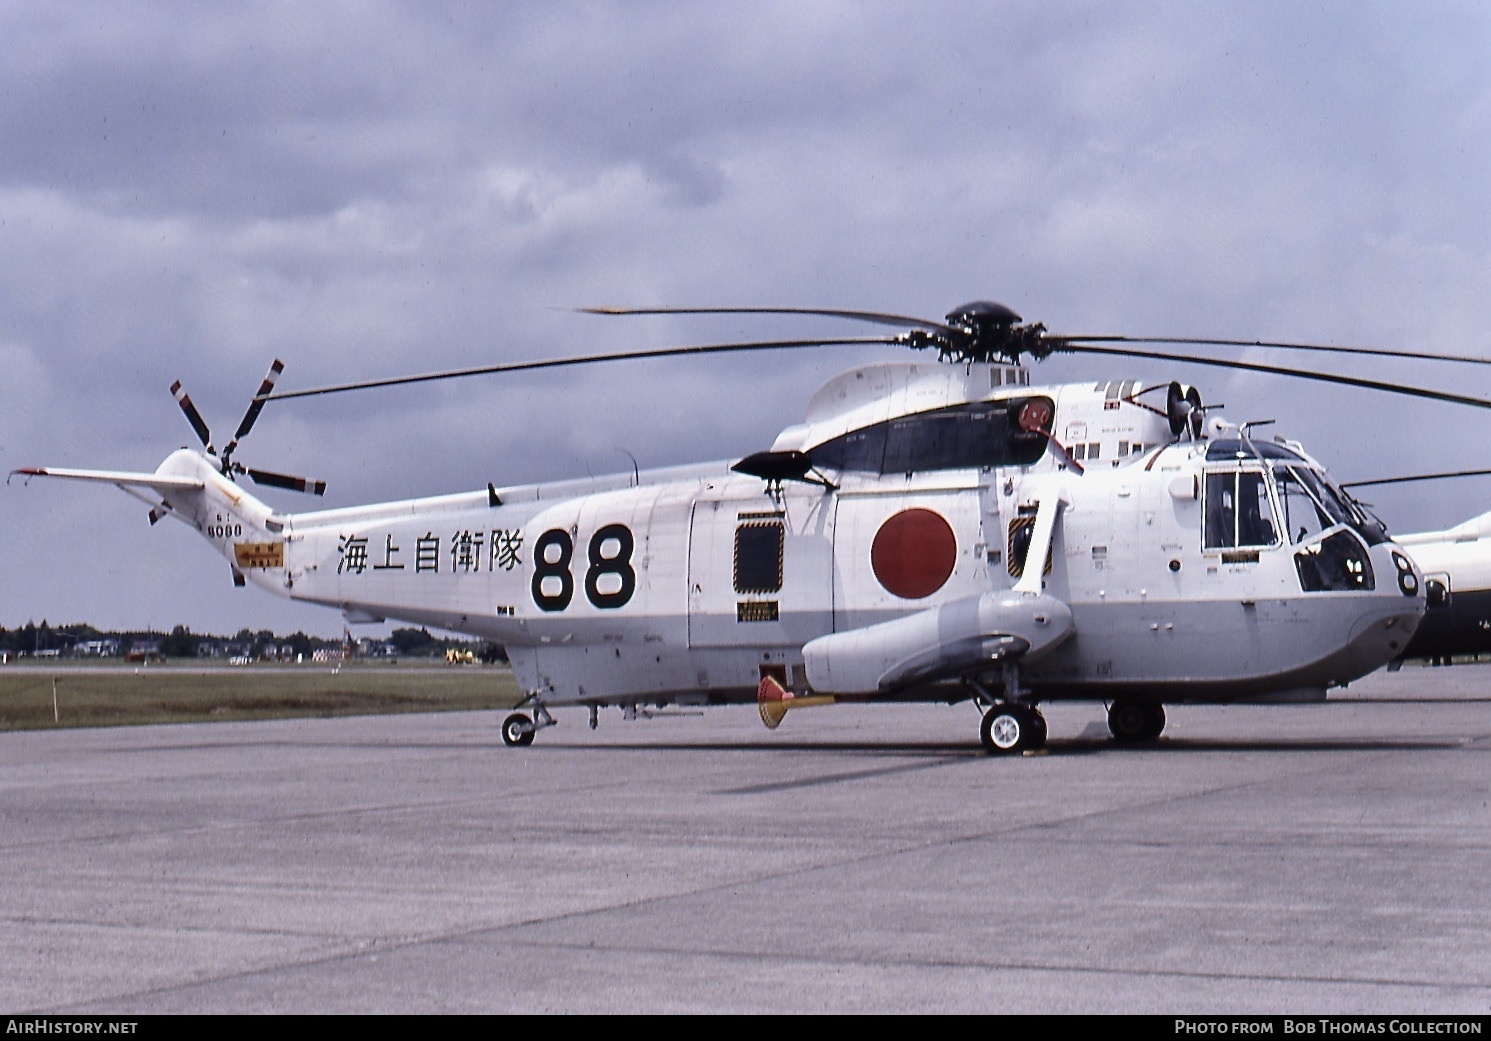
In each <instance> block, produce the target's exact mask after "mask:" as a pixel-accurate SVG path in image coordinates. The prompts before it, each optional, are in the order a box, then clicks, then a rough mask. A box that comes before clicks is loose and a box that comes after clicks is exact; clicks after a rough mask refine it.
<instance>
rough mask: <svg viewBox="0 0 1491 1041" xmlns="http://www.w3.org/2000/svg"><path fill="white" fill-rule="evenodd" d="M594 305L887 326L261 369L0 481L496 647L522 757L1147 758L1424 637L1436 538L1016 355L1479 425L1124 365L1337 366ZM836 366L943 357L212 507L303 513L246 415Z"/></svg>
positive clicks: (1043, 338)
mask: <svg viewBox="0 0 1491 1041" xmlns="http://www.w3.org/2000/svg"><path fill="white" fill-rule="evenodd" d="M588 310H590V311H592V313H599V314H610V315H624V314H656V313H671V314H704V313H728V314H750V313H768V314H809V315H826V316H830V317H835V318H844V319H852V320H858V321H867V322H871V323H877V324H882V325H892V326H899V327H902V328H904V329H905V330H906V331H904V332H901V333H898V334H896V335H895V336H893V337H862V338H858V337H857V338H844V339H833V340H826V339H816V340H787V341H767V342H761V343H741V344H719V345H704V346H691V347H668V348H657V349H650V350H644V351H633V352H624V353H619V354H610V355H590V356H579V357H570V358H561V359H547V360H541V361H534V362H521V363H509V364H503V365H493V366H482V367H478V368H471V369H462V370H449V371H445V372H439V373H429V374H424V375H417V376H407V377H396V378H391V379H382V380H368V381H362V382H359V383H350V384H340V385H336V386H330V387H319V388H311V389H307V390H297V391H288V392H285V391H281V392H278V393H277V392H276V391H275V387H276V382H277V379H278V377H279V375H280V374H281V372H282V371H283V365H282V363H280V362H279V361H278V360H277V361H276V362H275V363H274V365H273V366H272V367H271V369H270V372H269V374H268V375H267V376H266V377H265V380H264V382H263V383H262V384H261V386H260V389H259V391H258V393H256V394H255V395H254V397H253V399H252V401H251V403H250V405H249V408H248V411H247V412H246V414H245V416H244V418H243V420H242V422H241V423H240V424H239V426H238V428H237V429H236V431H235V433H234V435H233V437H232V438H231V439H230V441H229V442H228V443H227V445H226V446H224V448H223V449H222V450H221V451H219V450H218V449H217V448H216V447H215V445H214V443H213V438H212V434H211V430H210V428H209V426H208V424H207V423H206V422H205V421H204V420H203V419H202V417H201V415H200V414H199V413H198V412H197V410H196V408H195V406H194V405H193V404H192V402H191V399H190V397H189V396H188V395H187V394H186V392H185V391H184V389H183V388H182V387H181V386H180V384H179V382H178V383H177V384H174V385H173V386H172V392H173V394H174V396H175V397H176V400H177V403H178V405H179V406H180V408H181V410H182V411H183V412H184V413H185V415H186V417H187V419H188V421H189V422H190V423H191V425H192V428H193V430H194V431H195V433H196V434H197V436H198V439H199V440H200V442H201V444H202V447H201V448H200V449H196V448H183V449H180V450H178V451H175V452H173V453H172V454H171V455H169V456H168V457H167V458H166V459H165V461H164V462H162V463H161V464H160V466H159V467H158V468H157V469H156V471H155V472H153V473H133V472H119V471H95V470H64V469H57V468H46V467H33V468H24V469H21V470H17V471H14V473H17V474H23V475H26V476H28V477H29V476H45V477H57V478H64V479H74V480H82V481H91V482H101V483H106V484H113V485H116V486H118V487H119V488H121V489H122V490H124V491H125V492H127V493H129V494H131V495H133V496H134V497H136V498H138V499H140V500H141V501H142V502H144V503H145V504H146V505H147V506H148V507H149V510H150V513H149V516H150V520H151V523H155V522H156V521H158V520H160V519H162V518H164V517H174V518H176V519H177V520H180V521H182V522H184V523H186V524H188V525H189V526H191V527H193V528H195V529H196V530H197V531H198V532H199V534H201V535H202V536H203V537H205V538H206V539H207V541H208V542H209V543H210V544H211V545H212V546H213V547H214V548H215V549H216V550H217V551H218V552H220V553H221V554H222V555H224V556H225V557H226V558H227V559H228V561H229V564H230V568H231V572H232V577H233V581H234V583H235V585H239V586H242V585H245V584H248V583H252V584H253V585H255V586H258V587H260V588H262V589H265V590H268V591H270V592H272V593H275V594H277V595H281V596H286V597H290V598H293V599H296V600H301V601H306V602H311V603H315V604H321V605H325V606H328V607H331V608H335V609H338V610H340V611H342V612H343V614H344V615H345V616H346V618H347V619H348V621H349V622H372V621H383V620H387V619H398V620H401V621H405V622H409V623H413V624H423V625H430V626H435V627H438V628H444V629H447V630H451V631H455V632H460V633H466V634H470V635H474V636H478V637H481V638H484V639H487V640H490V641H492V642H494V643H497V644H500V645H501V646H502V647H503V648H504V649H505V651H506V653H507V656H508V659H509V661H510V663H511V665H512V668H513V671H514V673H515V675H516V677H517V678H518V681H519V683H520V685H521V686H522V688H523V690H524V692H525V697H524V700H523V702H522V703H521V704H520V705H519V706H517V707H518V708H519V709H520V710H521V711H516V712H514V713H512V714H511V715H509V716H508V717H507V718H506V719H505V720H504V721H503V724H502V736H503V740H504V742H505V743H506V744H507V745H509V746H515V747H522V746H526V745H529V744H531V743H532V742H533V740H534V737H535V735H536V734H537V733H538V732H539V731H540V730H542V729H544V728H546V727H548V726H552V725H554V724H555V722H556V720H555V719H554V716H553V715H552V713H551V709H556V708H563V707H583V708H586V709H588V711H589V715H590V726H591V727H595V726H596V725H597V720H598V714H599V710H600V709H602V708H610V707H616V708H619V709H621V711H622V713H623V715H624V717H625V718H628V719H632V718H636V717H637V716H638V715H644V714H648V713H649V712H650V710H652V709H666V708H669V707H674V706H701V705H718V704H730V703H749V702H755V703H756V704H757V706H758V709H759V712H760V716H761V719H762V722H763V723H764V724H765V725H767V726H768V727H772V728H775V727H776V726H778V725H779V724H780V723H781V722H782V720H783V719H784V718H785V716H786V714H787V713H788V711H790V710H792V709H796V708H803V707H809V706H818V705H828V704H836V703H845V702H871V701H914V702H947V703H960V702H964V701H967V702H971V703H972V704H973V705H974V706H975V707H976V708H977V709H978V711H979V714H980V726H979V738H980V742H981V744H982V746H983V747H984V748H985V749H986V750H987V751H988V752H989V753H991V754H1010V753H1018V752H1025V751H1034V750H1038V749H1040V748H1041V747H1042V746H1043V745H1044V744H1045V743H1046V740H1047V725H1046V722H1045V719H1044V717H1043V715H1042V714H1041V711H1040V705H1041V703H1043V702H1051V701H1056V700H1062V699H1085V700H1093V701H1102V702H1105V703H1106V704H1107V705H1108V709H1107V720H1108V726H1109V729H1110V731H1111V733H1112V735H1113V736H1114V738H1115V739H1116V740H1118V741H1122V742H1144V741H1152V740H1153V739H1155V738H1157V737H1159V736H1160V734H1161V733H1162V732H1163V730H1164V727H1165V723H1166V717H1165V711H1164V706H1165V705H1167V704H1179V703H1226V702H1234V701H1269V702H1287V701H1318V700H1322V699H1324V698H1325V697H1326V693H1327V691H1328V690H1330V689H1332V688H1336V687H1341V686H1345V685H1346V684H1348V683H1350V682H1352V681H1354V680H1356V679H1358V678H1360V677H1361V676H1364V675H1367V674H1369V673H1371V672H1373V671H1375V670H1377V669H1378V668H1381V667H1382V666H1384V665H1388V664H1390V663H1392V662H1395V661H1400V660H1401V659H1402V658H1403V657H1404V656H1405V654H1406V653H1407V652H1408V651H1409V649H1410V647H1411V646H1412V640H1413V638H1414V635H1415V633H1416V631H1418V629H1419V626H1420V623H1421V622H1422V620H1423V619H1424V618H1425V616H1426V614H1427V613H1430V599H1431V598H1430V595H1429V593H1430V591H1431V588H1432V587H1431V586H1429V584H1428V583H1426V579H1425V574H1424V568H1421V566H1420V565H1419V563H1417V558H1416V556H1415V555H1414V552H1425V553H1428V552H1429V551H1431V550H1432V547H1434V546H1436V545H1438V544H1439V543H1440V542H1443V541H1444V540H1445V539H1446V538H1450V539H1452V538H1453V536H1444V535H1443V534H1442V533H1436V534H1434V535H1431V536H1426V537H1425V538H1424V539H1423V540H1422V541H1421V542H1420V543H1419V544H1418V545H1419V547H1420V548H1419V549H1418V550H1414V551H1410V549H1409V548H1408V547H1407V546H1406V545H1405V544H1403V543H1402V542H1395V541H1394V540H1393V539H1392V538H1391V537H1389V535H1388V533H1387V531H1386V529H1385V528H1384V526H1383V525H1382V524H1381V522H1380V521H1378V520H1377V519H1376V518H1375V517H1373V516H1372V515H1371V513H1370V511H1368V510H1367V509H1366V508H1364V507H1363V506H1362V505H1361V504H1360V503H1359V502H1357V500H1355V499H1354V498H1353V497H1352V496H1351V495H1350V494H1348V493H1347V492H1346V491H1344V490H1343V489H1342V487H1341V486H1340V485H1338V484H1337V483H1336V482H1334V481H1333V480H1332V478H1331V477H1330V476H1329V474H1327V472H1326V471H1325V468H1324V467H1323V466H1321V464H1320V463H1319V462H1318V461H1316V460H1315V459H1314V458H1313V457H1311V456H1310V455H1309V454H1308V453H1307V452H1306V451H1305V449H1304V448H1303V446H1302V445H1300V444H1299V443H1297V442H1294V441H1290V440H1287V439H1285V438H1283V437H1280V436H1272V437H1268V436H1265V435H1264V434H1263V433H1260V430H1261V428H1262V427H1263V425H1264V424H1260V423H1244V424H1241V425H1234V424H1230V423H1228V422H1227V421H1226V420H1225V419H1222V418H1221V417H1220V416H1215V415H1213V414H1212V413H1213V412H1214V411H1215V409H1214V408H1213V407H1211V406H1206V405H1204V404H1203V403H1202V399H1201V396H1200V394H1199V392H1198V391H1197V390H1196V389H1195V388H1193V387H1188V386H1185V385H1182V384H1180V383H1178V382H1172V383H1169V384H1159V385H1143V384H1141V383H1140V382H1139V381H1135V380H1122V381H1098V382H1095V383H1094V382H1087V383H1073V384H1063V385H1056V386H1039V385H1034V384H1032V381H1031V373H1030V369H1029V367H1028V366H1026V365H1025V364H1023V358H1025V357H1026V356H1029V357H1031V358H1033V359H1035V360H1040V359H1041V358H1043V357H1046V356H1047V355H1049V354H1050V353H1051V352H1053V351H1056V350H1065V351H1084V352H1088V353H1095V354H1110V355H1128V356H1136V357H1151V358H1160V359H1174V360H1182V361H1198V360H1199V361H1202V363H1203V364H1225V365H1227V366H1229V367H1235V368H1242V369H1253V370H1256V371H1263V372H1272V373H1280V374H1288V375H1297V376H1304V377H1307V378H1314V379H1323V380H1326V381H1328V382H1335V383H1343V384H1347V385H1353V386H1358V387H1368V388H1373V389H1378V390H1386V391H1391V392H1394V393H1406V394H1412V395H1417V396H1421V397H1428V398H1433V399H1437V400H1445V401H1455V402H1460V403H1464V404H1473V405H1477V406H1479V407H1491V402H1486V401H1481V400H1480V399H1476V398H1471V397H1467V396H1463V395H1456V394H1450V393H1444V392H1437V391H1427V390H1419V389H1416V388H1405V387H1402V386H1398V385H1389V384H1383V383H1377V382H1375V381H1371V380H1364V379H1359V378H1355V377H1347V376H1335V375H1330V374H1318V373H1310V372H1309V371H1307V370H1293V369H1285V368H1281V367H1277V366H1271V365H1260V364H1256V363H1244V362H1217V361H1207V360H1205V359H1197V358H1189V357H1186V356H1183V355H1174V354H1166V353H1162V352H1158V351H1153V350H1145V349H1140V348H1138V347H1136V346H1133V345H1134V344H1136V343H1140V342H1143V343H1151V344H1153V343H1159V344H1165V343H1175V344H1222V345H1245V346H1280V347H1303V348H1305V349H1314V350H1344V349H1342V348H1331V347H1312V346H1310V345H1297V344H1266V343H1261V342H1258V341H1224V340H1192V339H1155V338H1145V339H1142V340H1141V339H1137V338H1130V337H1120V336H1053V335H1051V334H1049V333H1048V332H1047V331H1046V330H1045V327H1044V326H1042V325H1039V324H1035V325H1026V324H1022V319H1021V318H1020V317H1019V315H1017V314H1015V313H1014V312H1013V311H1011V310H1010V309H1009V308H1007V307H1004V306H1003V305H1000V304H994V303H989V302H983V301H980V302H976V303H973V304H969V305H965V306H964V307H961V308H958V309H956V310H954V311H953V312H952V313H950V314H949V315H948V316H947V319H946V321H944V322H931V321H926V320H922V319H917V318H912V317H907V316H900V315H888V314H882V313H878V312H862V311H829V310H819V309H807V308H667V309H663V308H655V309H588ZM854 343H876V344H878V343H892V344H899V345H902V346H906V347H908V348H911V349H914V350H928V349H930V350H933V351H935V352H936V358H935V359H932V360H930V361H922V360H914V361H902V362H882V363H877V364H870V365H860V366H857V367H855V368H852V369H850V370H848V371H846V372H844V373H842V374H840V375H839V376H837V377H834V378H833V379H831V380H830V381H829V382H828V383H826V384H825V385H824V386H823V387H822V388H820V389H819V390H818V391H817V392H816V393H815V394H814V395H813V396H812V398H811V399H810V401H809V403H808V405H807V409H806V414H805V416H804V421H803V422H802V423H799V424H796V425H794V426H791V427H788V428H786V429H785V430H783V431H782V433H781V434H780V435H779V436H778V437H777V438H776V441H775V443H774V444H773V445H772V446H771V447H770V448H769V449H765V450H762V451H757V452H754V453H750V454H747V455H744V456H742V457H741V458H739V459H736V460H734V461H731V460H724V461H719V462H711V463H706V464H694V465H684V466H674V467H669V468H664V469H657V470H646V471H641V470H638V471H635V472H628V473H624V474H618V475H615V476H610V477H600V478H587V479H578V480H565V481H555V482H549V483H542V484H529V485H521V486H506V487H497V486H496V485H495V484H492V483H489V484H488V485H487V487H486V488H485V489H483V490H479V491H474V492H466V493H457V494H452V495H445V496H439V497H434V498H424V499H413V500H405V501H399V502H389V503H378V504H371V505H363V506H352V507H344V508H336V509H328V510H318V511H307V512H282V511H280V510H277V509H275V508H272V507H271V506H269V505H268V504H266V503H264V502H262V501H261V500H259V499H258V498H256V497H255V496H253V495H251V494H249V492H248V491H247V490H246V489H245V488H244V487H242V486H241V485H240V484H239V483H238V481H237V478H238V477H241V476H247V477H249V478H250V479H251V480H252V481H254V482H255V483H257V484H263V485H266V486H269V487H276V488H284V489H291V490H296V491H305V492H309V493H312V494H317V495H319V494H322V493H324V491H325V484H324V483H323V482H319V481H310V480H306V479H304V478H299V477H292V476H289V475H284V474H279V473H276V472H273V471H265V470H259V469H254V468H249V467H245V466H243V465H242V464H240V463H239V462H237V460H236V459H235V458H234V455H235V453H236V450H237V447H238V445H239V443H240V441H241V440H242V439H243V438H244V437H245V436H246V435H247V434H248V432H249V431H250V429H251V428H252V427H253V426H254V424H255V422H256V421H257V419H258V416H259V414H260V412H261V411H262V409H263V407H264V406H265V404H266V403H268V402H269V401H279V400H283V399H288V398H297V397H306V396H313V395H319V394H329V393H340V392H344V391H354V390H361V389H366V388H369V387H375V386H387V385H393V384H401V383H412V382H420V381H425V380H434V379H449V378H458V377H465V376H473V375H480V374H486V373H495V372H511V371H519V370H524V369H535V368H546V367H552V366H558V365H577V364H590V363H594V362H603V361H615V360H620V359H625V358H634V357H658V356H668V355H687V354H709V353H716V352H725V351H737V350H742V351H744V350H776V349H797V348H802V347H809V346H817V345H823V344H854ZM1367 353H1382V354H1393V355H1402V356H1410V357H1434V358H1437V359H1440V360H1473V359H1457V358H1455V357H1454V356H1444V355H1432V356H1431V355H1421V354H1416V353H1414V352H1390V351H1371V352H1367ZM1488 527H1491V525H1488ZM1425 559H1428V557H1427V556H1426V557H1425ZM1440 566H1441V562H1440V560H1439V558H1435V567H1440ZM1444 566H1445V567H1449V566H1450V565H1448V564H1446V565H1444ZM1439 584H1440V585H1441V586H1443V585H1445V583H1444V582H1440V583H1439ZM1439 599H1440V600H1441V601H1442V600H1443V599H1444V598H1443V597H1440V598H1439Z"/></svg>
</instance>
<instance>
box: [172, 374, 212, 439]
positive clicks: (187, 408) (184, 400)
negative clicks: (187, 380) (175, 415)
mask: <svg viewBox="0 0 1491 1041" xmlns="http://www.w3.org/2000/svg"><path fill="white" fill-rule="evenodd" d="M171 394H172V396H173V397H175V398H176V404H178V405H180V406H181V411H183V412H185V413H186V421H187V422H188V423H190V424H191V425H192V429H193V430H195V431H196V432H197V437H198V439H199V440H201V442H202V445H203V447H205V448H206V449H207V451H209V452H213V448H212V431H211V430H209V429H208V427H207V422H206V420H204V419H203V418H202V413H200V412H198V411H197V406H196V405H193V404H192V399H191V398H190V397H189V396H188V395H187V393H186V388H185V387H183V386H182V385H181V381H180V380H177V381H176V382H175V383H172V384H171ZM213 454H214V455H215V454H216V452H213Z"/></svg>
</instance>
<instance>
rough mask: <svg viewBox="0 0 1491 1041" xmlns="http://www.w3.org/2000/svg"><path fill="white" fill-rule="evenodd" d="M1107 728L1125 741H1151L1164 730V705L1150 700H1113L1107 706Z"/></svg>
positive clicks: (1117, 737) (1116, 738)
mask: <svg viewBox="0 0 1491 1041" xmlns="http://www.w3.org/2000/svg"><path fill="white" fill-rule="evenodd" d="M1108 730H1109V732H1111V733H1112V734H1113V737H1114V739H1115V740H1118V741H1123V742H1125V743H1130V744H1132V743H1137V742H1140V741H1153V740H1154V739H1155V738H1157V737H1159V736H1160V734H1161V733H1163V732H1164V730H1165V706H1163V705H1161V704H1159V703H1158V702H1152V701H1130V700H1120V701H1115V702H1114V703H1113V704H1112V705H1111V706H1109V708H1108Z"/></svg>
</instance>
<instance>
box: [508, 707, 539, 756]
mask: <svg viewBox="0 0 1491 1041" xmlns="http://www.w3.org/2000/svg"><path fill="white" fill-rule="evenodd" d="M535 733H537V728H535V727H534V725H533V720H531V719H529V718H528V717H527V716H525V715H523V713H521V712H514V713H513V714H512V715H510V716H508V717H507V718H506V719H505V720H503V721H502V741H503V743H504V744H506V745H507V747H509V748H523V747H525V746H527V745H531V744H533V735H534V734H535Z"/></svg>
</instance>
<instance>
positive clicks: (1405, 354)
mask: <svg viewBox="0 0 1491 1041" xmlns="http://www.w3.org/2000/svg"><path fill="white" fill-rule="evenodd" d="M1046 338H1047V339H1048V340H1060V341H1065V342H1067V343H1077V342H1082V343H1173V344H1178V345H1190V346H1193V347H1270V348H1277V349H1282V350H1291V351H1322V352H1328V353H1330V354H1360V355H1369V356H1373V357H1379V358H1413V359H1415V360H1418V361H1454V362H1465V363H1467V364H1470V365H1491V358H1479V357H1476V356H1475V355H1471V354H1430V353H1427V352H1424V351H1395V350H1386V349H1382V348H1377V347H1335V346H1330V345H1326V344H1318V343H1292V342H1289V341H1284V340H1209V339H1204V338H1191V337H1178V336H1058V335H1056V334H1054V333H1053V334H1049V335H1048V336H1047V337H1046ZM1058 349H1060V348H1058Z"/></svg>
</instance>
